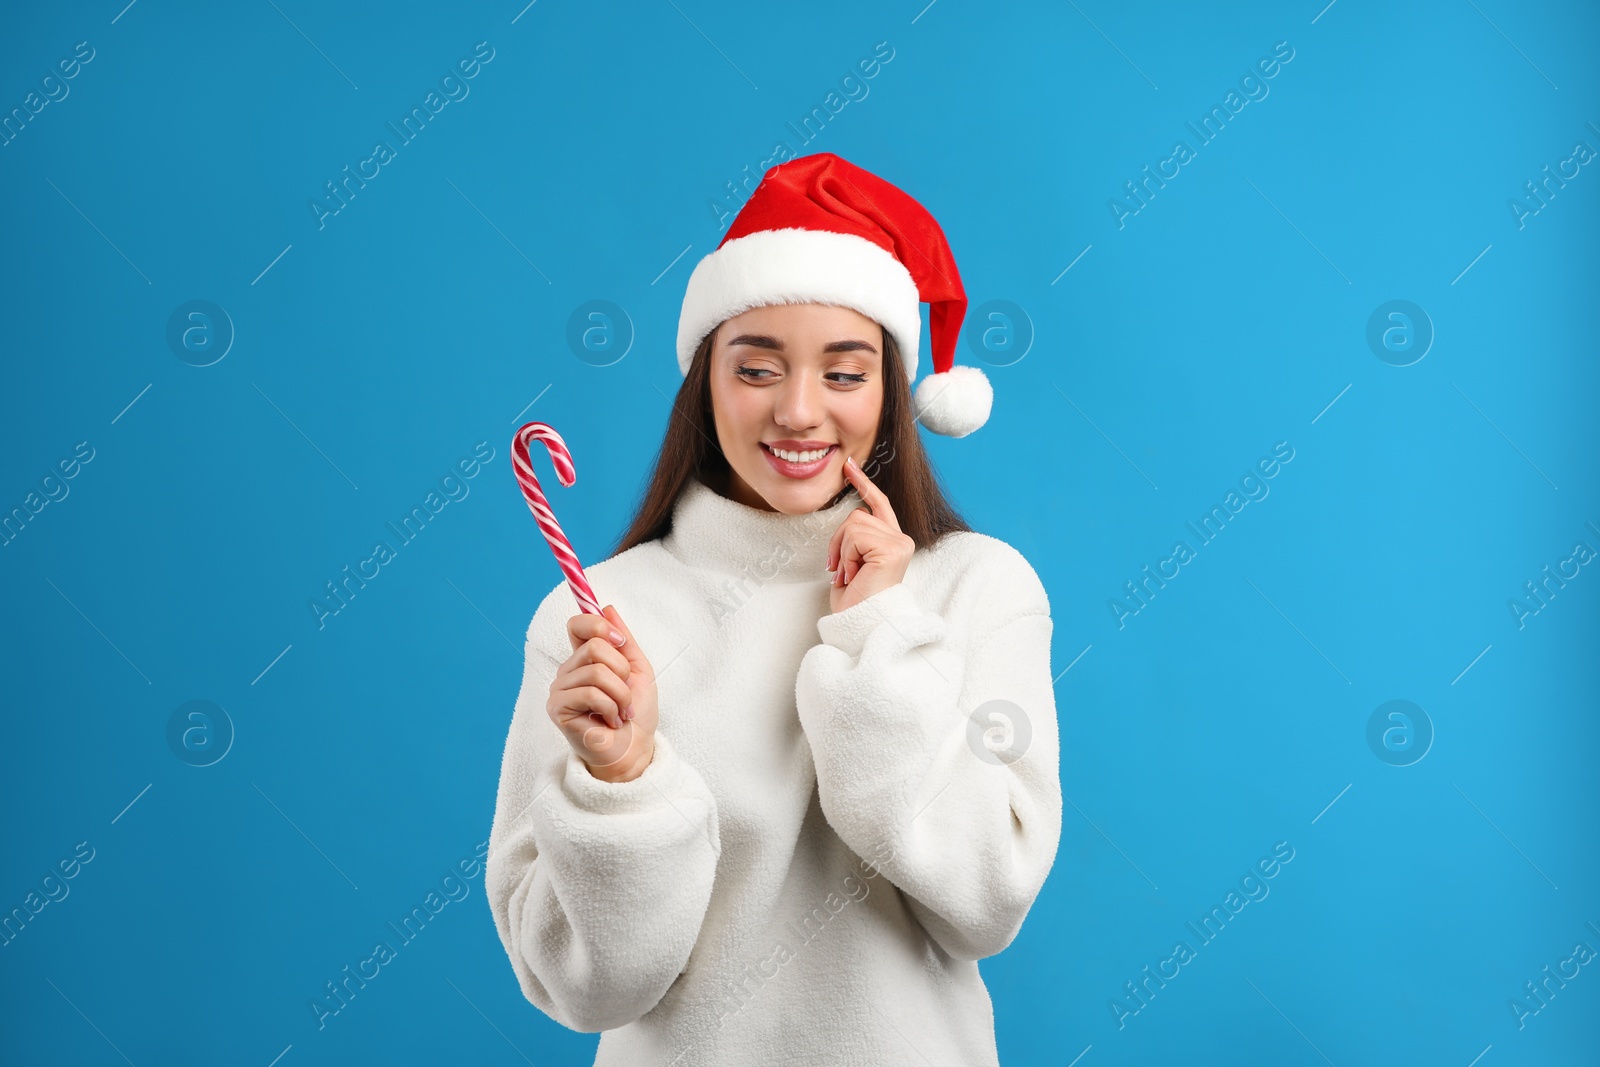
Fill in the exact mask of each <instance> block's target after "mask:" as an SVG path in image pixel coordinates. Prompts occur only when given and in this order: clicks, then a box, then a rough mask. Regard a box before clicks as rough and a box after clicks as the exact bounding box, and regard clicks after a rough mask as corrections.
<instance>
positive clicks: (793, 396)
mask: <svg viewBox="0 0 1600 1067" xmlns="http://www.w3.org/2000/svg"><path fill="white" fill-rule="evenodd" d="M825 388H826V387H825V386H824V385H823V383H822V382H821V381H818V380H815V379H813V378H811V377H809V376H808V375H804V374H797V375H793V376H791V377H790V378H789V379H788V380H787V381H785V382H783V383H781V384H780V385H779V386H778V398H777V401H776V402H775V403H774V405H773V410H772V417H773V419H774V420H776V421H777V423H778V424H779V425H780V426H784V427H786V428H787V429H790V430H809V429H810V428H811V427H813V426H817V425H819V424H820V423H821V422H822V419H823V413H824V410H825V409H826V406H827V405H826V397H825V395H824V389H825Z"/></svg>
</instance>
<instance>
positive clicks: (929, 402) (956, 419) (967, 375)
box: [914, 363, 994, 437]
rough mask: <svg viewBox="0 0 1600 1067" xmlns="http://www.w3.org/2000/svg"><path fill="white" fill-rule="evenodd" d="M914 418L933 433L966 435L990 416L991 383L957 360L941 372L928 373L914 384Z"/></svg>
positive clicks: (948, 435)
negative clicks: (915, 386) (915, 389)
mask: <svg viewBox="0 0 1600 1067" xmlns="http://www.w3.org/2000/svg"><path fill="white" fill-rule="evenodd" d="M914 406H915V407H916V411H917V418H918V420H919V421H921V423H922V425H924V426H926V427H927V428H928V429H930V430H932V431H933V432H934V433H937V434H943V435H944V436H946V437H965V436H967V434H969V433H971V432H972V431H973V430H976V429H977V428H978V427H980V426H982V425H983V424H984V423H985V422H987V421H988V420H989V411H990V409H991V408H992V407H993V406H994V387H993V386H991V385H990V384H989V379H988V377H987V376H985V375H984V373H983V371H981V370H979V369H978V368H977V367H974V366H971V365H969V364H965V363H957V364H955V365H954V366H952V367H951V368H950V369H949V370H948V371H945V372H944V373H943V374H930V375H928V376H927V377H925V378H923V379H922V381H921V382H920V383H918V385H917V391H916V395H915V405H914Z"/></svg>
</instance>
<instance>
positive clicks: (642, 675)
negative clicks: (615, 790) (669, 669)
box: [545, 604, 657, 782]
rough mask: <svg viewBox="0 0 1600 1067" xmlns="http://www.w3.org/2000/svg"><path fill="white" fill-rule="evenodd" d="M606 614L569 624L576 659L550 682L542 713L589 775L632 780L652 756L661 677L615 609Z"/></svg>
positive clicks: (580, 616)
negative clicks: (613, 637) (613, 638)
mask: <svg viewBox="0 0 1600 1067" xmlns="http://www.w3.org/2000/svg"><path fill="white" fill-rule="evenodd" d="M602 610H603V611H604V612H605V614H604V615H603V616H601V615H590V614H588V613H587V612H581V613H579V614H577V615H574V616H572V617H571V618H569V619H568V620H567V637H568V638H569V639H570V640H571V641H572V655H571V656H570V657H568V659H567V661H566V662H565V663H563V664H561V666H560V667H559V668H558V669H557V670H556V676H555V678H554V679H553V680H551V682H550V699H549V700H548V701H547V702H546V704H545V710H546V711H547V712H549V714H550V721H551V722H553V723H555V724H556V726H557V727H559V728H560V730H561V733H562V735H563V736H564V737H566V739H567V743H568V744H569V745H571V746H572V749H573V751H574V752H576V753H577V754H578V758H579V759H581V760H583V762H584V763H585V764H586V765H587V766H588V768H589V773H590V774H592V775H594V776H595V777H596V778H599V779H601V780H603V781H607V782H630V781H632V780H633V779H635V778H637V777H639V775H641V774H643V773H644V769H645V768H646V767H648V766H649V765H650V761H651V759H653V758H654V756H655V743H656V722H657V709H656V674H655V670H654V669H653V668H652V667H651V666H650V661H649V660H647V659H646V658H645V655H644V652H643V650H642V649H640V648H639V643H638V642H637V641H635V640H634V637H633V633H632V631H630V630H629V629H628V627H627V625H626V624H625V623H624V622H623V621H622V616H621V614H620V613H619V612H618V611H617V609H616V607H615V606H614V605H610V604H608V605H606V607H605V608H604V609H602ZM613 633H617V634H620V635H621V636H622V639H623V641H622V644H621V646H620V647H619V646H618V645H617V644H615V643H614V642H613V641H611V639H610V636H611V634H613Z"/></svg>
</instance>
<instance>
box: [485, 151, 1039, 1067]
mask: <svg viewBox="0 0 1600 1067" xmlns="http://www.w3.org/2000/svg"><path fill="white" fill-rule="evenodd" d="M919 301H926V302H928V303H929V306H930V312H929V322H930V333H931V334H932V335H933V336H932V338H931V342H932V348H933V353H934V365H935V367H936V368H938V370H937V372H936V373H934V374H932V375H929V376H928V377H926V378H924V380H923V383H922V385H921V386H919V387H918V389H917V391H916V393H915V396H913V393H912V390H911V388H910V381H911V379H913V378H914V377H915V368H916V353H917V342H918V332H919V330H920V318H919V309H918V306H917V305H918V303H919ZM965 303H966V301H965V296H964V295H963V293H962V290H961V284H960V278H959V276H958V275H957V274H956V271H955V264H954V261H953V259H951V257H950V255H949V250H948V248H947V246H946V245H945V243H944V237H943V234H942V232H940V230H939V228H938V226H937V224H936V223H935V222H934V221H933V219H932V217H931V216H929V215H928V214H927V212H926V211H925V210H924V209H923V208H922V207H921V205H919V204H917V203H916V201H914V200H912V199H911V198H910V197H909V196H907V195H906V194H905V193H903V192H901V191H900V190H898V189H896V188H895V187H894V186H892V185H889V184H888V183H887V182H884V181H883V180H882V179H879V178H877V177H876V176H874V175H872V174H870V173H868V172H867V171H864V170H861V169H860V168H858V167H854V166H852V165H851V164H849V163H847V162H845V161H844V160H842V159H839V158H838V157H836V156H833V155H819V156H808V157H804V158H801V159H796V160H792V161H790V162H788V163H785V164H783V165H781V166H778V167H776V168H774V169H772V170H770V171H768V172H767V174H766V176H765V177H764V179H763V181H762V183H761V185H760V186H759V187H758V188H757V190H756V192H755V193H754V194H753V195H752V197H751V199H750V201H749V202H748V203H747V204H746V205H745V207H744V209H743V210H742V211H741V212H740V214H739V216H738V218H737V219H736V220H735V222H734V224H733V225H732V226H731V227H730V229H729V232H728V234H727V235H726V236H725V237H724V239H723V242H722V244H721V245H720V246H719V247H718V249H717V250H716V251H714V252H713V253H711V254H710V255H708V256H707V257H705V259H704V260H702V261H701V263H700V264H699V265H698V266H697V267H696V269H695V271H694V274H693V275H692V276H691V278H690V281H689V286H688V291H687V293H686V295H685V299H684V311H683V315H682V317H681V319H680V328H679V336H678V360H679V367H680V369H681V370H683V371H684V375H685V377H684V383H683V386H682V388H681V389H680V390H679V392H678V395H677V398H676V399H675V400H674V402H673V410H672V412H671V414H670V416H669V420H668V426H667V433H666V440H665V442H664V443H663V445H662V448H661V451H660V454H659V456H658V457H657V460H656V464H655V469H654V472H653V474H652V476H651V479H650V483H649V487H648V489H647V491H646V494H645V497H644V501H643V504H642V505H641V507H640V508H639V511H638V514H637V515H636V516H635V518H634V520H633V523H632V525H631V527H630V528H629V530H628V531H627V533H626V534H625V535H624V536H623V538H622V539H621V542H620V543H619V545H618V547H617V550H616V551H615V553H614V554H613V555H612V556H611V558H609V559H607V560H605V561H603V562H601V563H598V564H595V565H593V566H591V567H589V568H587V573H588V576H589V579H590V584H591V585H592V586H593V588H594V590H595V592H596V594H597V595H598V596H599V597H600V598H601V600H602V602H603V603H604V602H606V601H610V603H609V604H608V605H607V606H606V608H605V614H604V616H596V615H587V614H582V613H579V612H578V611H577V607H576V601H575V599H574V598H573V596H572V594H571V591H570V589H568V587H567V586H566V584H565V583H564V582H563V583H561V584H559V585H557V586H555V587H554V588H553V589H551V591H550V592H549V594H548V595H547V596H545V598H544V599H543V601H542V602H541V603H540V605H539V607H538V610H537V611H536V612H535V614H534V617H533V621H532V623H531V625H530V626H529V629H528V635H527V658H526V666H525V670H524V674H523V679H522V688H521V692H520V694H519V695H518V697H517V702H516V707H515V711H514V713H513V716H512V722H511V728H510V734H509V736H508V738H507V741H506V748H505V756H504V760H503V762H502V766H501V775H500V787H499V796H498V800H497V806H496V809H495V817H494V825H493V828H492V830H491V833H490V838H491V852H490V855H489V858H488V864H487V867H488V871H487V882H486V888H487V892H488V897H489V902H490V906H491V909H492V911H493V915H494V921H495V926H496V928H497V929H498V931H499V934H500V938H501V941H502V943H503V944H504V946H505V949H506V953H507V955H508V956H509V958H510V960H511V965H512V968H513V970H514V971H515V973H516V977H517V980H518V982H519V983H520V985H521V988H522V991H523V994H524V995H525V996H526V997H527V999H528V1000H529V1001H530V1002H531V1003H533V1004H534V1005H536V1006H537V1007H538V1008H539V1009H540V1010H541V1011H543V1012H544V1013H545V1014H546V1015H548V1016H549V1017H550V1018H552V1019H554V1020H556V1021H557V1022H559V1023H561V1024H562V1025H564V1026H567V1027H569V1028H571V1029H574V1030H580V1031H590V1032H593V1031H604V1033H603V1035H602V1037H601V1039H600V1045H599V1051H598V1055H597V1058H596V1060H595V1063H596V1065H597V1067H605V1065H628V1067H668V1065H674V1064H675V1065H681V1067H688V1065H691V1064H697V1065H735V1064H737V1065H740V1067H744V1065H750V1064H767V1063H774V1064H788V1063H795V1064H798V1063H806V1064H829V1065H836V1064H863V1065H867V1064H870V1065H873V1067H882V1065H886V1064H924V1063H940V1064H943V1063H951V1064H956V1063H959V1064H962V1065H973V1064H998V1062H999V1061H998V1056H997V1051H996V1045H995V1036H994V1016H993V1010H992V1006H991V1002H990V999H989V995H988V991H987V989H986V988H985V986H984V983H983V980H982V978H981V977H980V975H979V973H978V965H977V960H979V959H981V958H983V957H986V956H991V955H994V954H995V953H997V952H1000V951H1001V950H1002V949H1004V948H1005V947H1006V946H1007V945H1009V944H1010V943H1011V941H1012V940H1013V939H1014V938H1015V937H1016V935H1017V932H1018V929H1019V928H1020V927H1021V925H1022V922H1023V919H1024V917H1025V916H1026V915H1027V912H1028V910H1029V908H1030V907H1031V906H1032V904H1033V901H1034V898H1035V897H1036V896H1037V894H1038V892H1039V890H1040V887H1041V886H1042V885H1043V883H1044V880H1045V877H1046V875H1047V874H1048V873H1049V871H1050V868H1051V865H1052V863H1053V862H1054V859H1055V854H1056V846H1057V842H1058V840H1059V836H1060V829H1061V793H1060V788H1059V785H1058V783H1057V764H1058V750H1057V729H1056V717H1055V702H1054V696H1053V691H1052V680H1051V673H1050V635H1051V620H1050V614H1049V603H1048V600H1047V598H1046V596H1045V591H1044V588H1043V586H1042V585H1041V583H1040V581H1039V579H1038V576H1037V575H1036V574H1035V573H1034V571H1033V569H1032V568H1031V567H1030V566H1029V565H1028V563H1027V561H1026V560H1025V559H1024V558H1023V557H1022V556H1021V555H1020V554H1019V553H1018V552H1017V551H1016V550H1015V549H1013V548H1012V547H1010V546H1009V545H1007V544H1005V543H1004V542H1002V541H999V540H997V539H995V538H993V537H989V536H987V535H985V534H981V533H977V532H974V531H972V530H970V529H969V528H968V527H967V526H966V524H965V523H964V522H963V521H962V520H961V518H960V516H959V515H958V514H957V513H956V511H955V510H954V509H953V508H952V507H951V506H950V505H949V503H947V502H946V500H945V499H944V496H943V494H942V493H941V492H940V489H939V485H938V481H937V479H936V477H935V475H934V472H933V469H932V467H931V465H930V463H929V461H928V458H927V455H926V453H925V452H924V450H923V446H922V442H921V440H920V439H919V437H918V434H917V428H916V427H917V424H918V422H919V421H920V422H921V424H922V425H924V426H926V427H928V428H930V429H934V430H936V431H937V432H941V433H946V434H951V435H954V436H963V435H965V434H966V433H970V432H971V431H972V430H973V429H976V428H977V426H979V425H981V424H982V423H983V421H984V420H985V418H986V417H987V415H988V411H989V407H990V403H991V399H992V393H990V392H989V389H988V385H987V382H986V381H984V380H983V376H982V374H981V372H978V371H977V370H976V369H975V368H970V367H955V366H954V365H953V358H954V349H955V335H956V333H957V332H958V331H959V329H960V324H961V317H962V314H963V313H964V310H965Z"/></svg>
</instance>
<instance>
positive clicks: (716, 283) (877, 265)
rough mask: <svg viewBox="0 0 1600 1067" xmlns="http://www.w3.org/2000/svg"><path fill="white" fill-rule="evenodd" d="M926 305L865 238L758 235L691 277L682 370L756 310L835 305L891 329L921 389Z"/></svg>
mask: <svg viewBox="0 0 1600 1067" xmlns="http://www.w3.org/2000/svg"><path fill="white" fill-rule="evenodd" d="M920 302H921V298H920V297H919V295H918V293H917V285H916V282H915V281H913V280H912V278H911V273H910V272H909V271H907V270H906V268H905V266H904V265H903V264H902V263H901V262H900V261H899V260H898V259H896V258H895V257H894V256H893V255H892V254H890V253H889V252H888V251H886V250H884V249H883V248H881V247H880V246H878V245H876V244H874V243H873V242H871V241H869V240H867V239H866V238H865V237H857V236H855V235H854V234H848V233H834V232H832V231H828V230H803V229H796V228H785V229H781V230H759V231H757V232H755V233H750V234H746V235H745V236H743V237H738V238H735V239H734V240H731V241H729V242H727V243H726V244H724V245H722V247H720V248H718V249H716V250H715V251H714V252H712V253H710V254H709V255H707V256H706V257H705V258H704V259H702V260H701V261H700V262H699V263H698V264H697V265H696V266H695V268H694V273H692V274H691V275H689V284H688V286H687V288H686V289H685V290H684V294H683V310H682V312H681V314H680V315H679V317H678V369H679V370H680V371H682V372H683V373H684V374H685V375H687V374H688V373H689V365H690V363H691V362H693V360H694V353H695V349H697V348H699V347H700V342H701V341H704V340H705V338H706V335H707V334H709V333H710V332H711V331H712V330H714V329H716V328H717V327H718V326H719V325H721V324H722V323H723V322H725V321H727V320H728V319H731V318H733V317H734V316H735V315H739V314H742V313H743V312H746V311H749V310H750V309H751V308H754V307H762V306H764V305H767V304H833V305H836V306H839V307H847V308H851V309H853V310H855V311H859V312H860V313H861V314H863V315H865V316H867V317H868V318H870V319H872V320H874V321H876V322H877V323H879V324H880V325H882V326H883V327H884V328H885V329H887V330H888V331H889V333H890V334H892V335H893V336H894V339H895V344H896V345H898V346H899V348H900V358H901V361H902V362H903V363H904V364H905V368H906V376H907V378H908V380H910V381H915V380H916V377H917V346H918V344H919V342H920V336H921V332H922V318H921V314H920V309H919V305H920ZM957 369H962V368H957ZM929 428H930V429H931V428H932V427H931V425H930V427H929ZM936 432H937V431H936Z"/></svg>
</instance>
